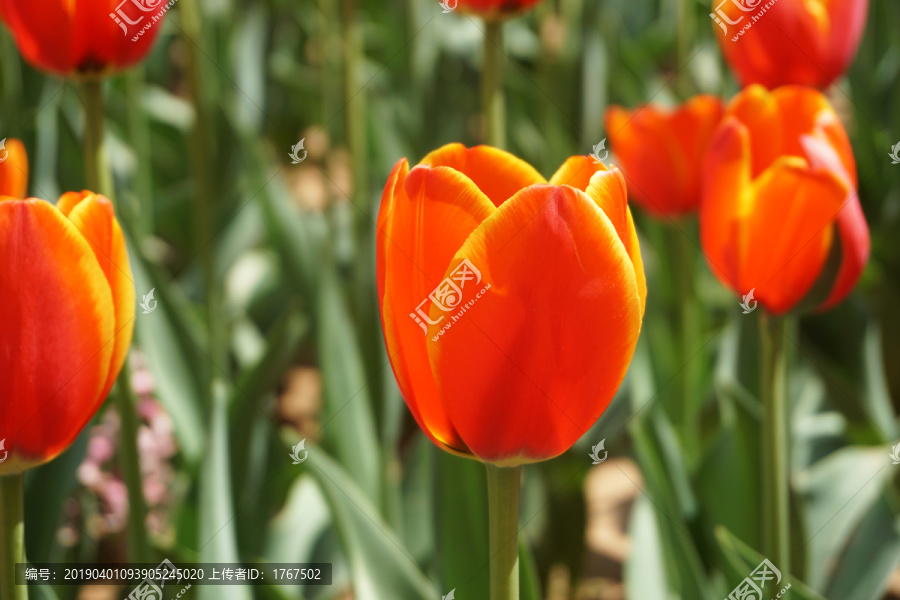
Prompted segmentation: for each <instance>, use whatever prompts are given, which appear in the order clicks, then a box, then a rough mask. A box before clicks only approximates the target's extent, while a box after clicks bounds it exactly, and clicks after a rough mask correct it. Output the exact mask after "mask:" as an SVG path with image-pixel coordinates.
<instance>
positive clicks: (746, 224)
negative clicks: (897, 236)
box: [700, 86, 869, 314]
mask: <svg viewBox="0 0 900 600" xmlns="http://www.w3.org/2000/svg"><path fill="white" fill-rule="evenodd" d="M700 228H701V235H702V241H703V250H704V252H705V253H706V257H707V259H708V262H709V264H710V267H711V268H712V270H713V272H714V273H716V275H717V276H718V277H719V279H720V280H721V281H722V282H723V283H724V284H725V285H727V286H728V287H730V288H731V289H732V290H734V291H735V292H737V293H738V294H742V295H743V294H747V293H748V292H750V290H754V298H756V299H757V300H758V301H759V302H760V303H761V304H762V305H763V306H764V307H765V308H766V309H767V310H768V311H769V312H771V313H773V314H781V313H784V312H787V311H789V310H791V309H792V308H794V307H796V306H797V305H798V304H799V303H800V302H801V301H803V300H804V299H807V296H808V294H809V292H810V291H811V290H812V289H813V285H814V284H815V283H816V280H817V279H818V278H819V276H820V275H823V273H824V274H825V275H826V276H827V281H823V282H822V289H823V292H821V293H819V294H814V295H813V296H814V297H812V298H808V301H809V303H810V305H811V306H815V305H817V304H818V305H822V303H824V306H823V307H827V306H830V305H833V304H834V303H836V302H838V301H840V300H841V299H842V298H843V297H844V296H846V295H847V293H848V292H849V291H850V290H851V289H852V287H853V285H854V284H855V283H856V280H857V279H858V278H859V275H860V273H861V272H862V269H863V267H864V266H865V263H866V260H867V259H868V255H869V234H868V227H867V225H866V221H865V217H864V216H863V214H862V209H861V207H860V203H859V197H858V194H857V190H856V165H855V161H854V158H853V152H852V150H851V148H850V143H849V141H848V139H847V134H846V133H845V131H844V127H843V125H842V124H841V121H840V119H839V118H838V116H837V114H836V113H835V111H834V109H833V108H832V107H831V104H830V103H829V102H828V100H827V99H826V98H825V96H823V95H822V94H821V93H820V92H818V91H816V90H814V89H811V88H804V87H798V86H785V87H781V88H778V89H776V90H775V91H773V92H767V91H766V90H765V89H764V88H763V87H762V86H751V87H749V88H747V89H745V90H744V91H743V92H741V93H740V94H738V95H737V96H736V97H735V98H734V99H733V100H732V101H731V102H730V103H729V105H728V107H727V110H726V112H725V118H724V119H723V122H722V125H721V126H720V127H719V129H718V130H717V131H716V134H715V136H714V139H713V142H712V143H711V145H710V148H709V151H708V153H707V157H706V163H705V166H704V187H703V201H702V207H701V210H700ZM833 249H834V251H835V253H836V254H835V258H834V260H836V261H839V264H840V266H839V268H838V269H837V270H836V275H835V272H834V271H835V270H832V272H831V273H827V272H826V271H825V266H826V261H827V260H828V258H829V255H830V254H831V253H832V250H833Z"/></svg>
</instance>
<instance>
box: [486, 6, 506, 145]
mask: <svg viewBox="0 0 900 600" xmlns="http://www.w3.org/2000/svg"><path fill="white" fill-rule="evenodd" d="M502 24H503V22H502V21H485V24H484V25H485V29H484V56H483V57H482V60H483V61H484V63H483V67H482V70H481V103H482V104H481V105H482V110H483V111H484V121H485V122H484V130H485V141H486V142H487V144H488V145H490V146H494V147H496V148H506V110H505V105H504V100H503V50H502V48H503V45H502V44H503V35H502Z"/></svg>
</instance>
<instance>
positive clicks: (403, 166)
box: [377, 144, 646, 466]
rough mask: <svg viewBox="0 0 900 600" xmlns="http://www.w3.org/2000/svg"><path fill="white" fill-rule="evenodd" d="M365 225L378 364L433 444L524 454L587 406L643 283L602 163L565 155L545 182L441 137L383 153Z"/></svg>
mask: <svg viewBox="0 0 900 600" xmlns="http://www.w3.org/2000/svg"><path fill="white" fill-rule="evenodd" d="M378 231H379V238H378V253H377V255H378V294H379V300H380V306H381V316H382V324H383V326H384V332H385V340H386V342H387V347H388V351H389V353H390V357H391V364H392V366H393V368H394V374H395V375H396V377H397V381H398V383H399V385H400V389H401V391H402V393H403V396H404V398H405V399H406V402H407V405H408V406H409V408H410V411H411V412H412V414H413V416H414V417H415V419H416V421H417V422H418V423H419V426H420V427H421V428H422V430H423V431H424V432H425V433H426V434H427V435H428V436H429V437H430V438H431V440H432V441H433V442H434V443H435V444H437V445H438V446H439V447H441V448H443V449H445V450H448V451H450V452H454V453H457V454H461V455H464V456H470V457H473V458H478V459H480V460H483V461H486V462H490V463H494V464H498V465H502V466H511V465H517V464H522V463H528V462H534V461H540V460H545V459H548V458H551V457H554V456H557V455H558V454H560V453H562V452H564V451H565V450H566V449H567V448H569V447H570V446H571V445H572V444H573V443H574V442H575V441H576V440H577V439H578V438H579V437H580V436H581V435H582V434H583V433H584V432H585V431H586V430H587V429H588V428H589V427H590V426H591V424H593V423H594V421H596V420H597V418H598V417H599V416H600V415H601V414H602V413H603V411H604V410H605V408H606V406H607V405H608V404H609V402H610V400H611V399H612V397H613V395H614V394H615V392H616V389H617V388H618V386H619V384H620V383H621V381H622V378H623V377H624V376H625V371H626V369H627V368H628V364H629V362H630V360H631V356H632V353H633V352H634V347H635V344H636V343H637V338H638V333H639V332H640V328H641V321H642V318H643V310H644V300H645V297H646V283H645V280H644V270H643V265H642V262H641V256H640V249H639V247H638V239H637V234H636V233H635V229H634V223H633V221H632V218H631V212H630V210H629V209H628V206H627V201H626V190H625V181H624V179H623V177H622V175H621V174H620V173H619V171H618V170H617V169H615V168H612V169H611V170H607V169H606V167H605V166H603V165H602V164H600V163H595V162H594V161H593V160H591V159H590V158H588V157H583V156H579V157H572V158H570V159H568V160H567V161H566V163H565V164H564V165H563V166H562V167H561V168H560V169H559V171H557V172H556V174H555V175H554V176H553V177H552V178H551V179H550V182H549V184H548V183H547V182H546V181H545V180H544V178H543V177H541V175H540V174H539V173H538V172H537V171H535V170H534V169H533V168H532V167H531V166H529V165H528V164H526V163H525V162H523V161H521V160H519V159H517V158H516V157H514V156H512V155H510V154H508V153H506V152H503V151H501V150H497V149H495V148H491V147H488V146H478V147H475V148H471V149H466V148H465V147H464V146H462V145H460V144H450V145H448V146H444V147H443V148H440V149H439V150H437V151H435V152H432V153H431V154H429V155H428V156H426V157H425V158H424V159H423V160H422V162H421V163H420V164H419V165H417V166H416V167H415V168H413V169H412V170H410V169H409V165H408V163H407V161H406V159H403V160H401V161H400V162H398V163H397V165H396V167H394V170H393V172H392V173H391V176H390V179H389V180H388V183H387V185H386V187H385V190H384V195H383V197H382V203H381V210H380V212H379V215H378Z"/></svg>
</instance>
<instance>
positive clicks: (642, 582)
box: [623, 494, 670, 600]
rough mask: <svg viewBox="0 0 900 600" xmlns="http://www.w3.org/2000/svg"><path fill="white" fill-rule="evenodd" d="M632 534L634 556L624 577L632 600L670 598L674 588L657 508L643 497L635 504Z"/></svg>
mask: <svg viewBox="0 0 900 600" xmlns="http://www.w3.org/2000/svg"><path fill="white" fill-rule="evenodd" d="M628 531H629V535H630V536H631V554H630V556H629V557H628V561H627V562H626V563H625V570H624V575H623V577H624V582H625V592H626V594H627V598H628V600H646V599H647V598H668V597H669V589H670V585H669V580H668V576H667V575H666V565H665V559H664V558H663V552H664V548H663V543H662V539H661V533H660V531H659V528H658V527H657V524H656V518H655V517H654V515H653V505H652V504H651V503H650V501H649V500H648V499H647V498H646V497H645V496H644V495H643V494H641V495H639V496H638V497H637V500H636V501H635V503H634V507H633V508H632V513H631V519H630V522H629V525H628Z"/></svg>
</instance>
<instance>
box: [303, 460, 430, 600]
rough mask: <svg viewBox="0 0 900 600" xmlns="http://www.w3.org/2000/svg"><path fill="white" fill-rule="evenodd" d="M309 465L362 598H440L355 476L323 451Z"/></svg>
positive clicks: (357, 594)
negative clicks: (338, 535) (326, 503)
mask: <svg viewBox="0 0 900 600" xmlns="http://www.w3.org/2000/svg"><path fill="white" fill-rule="evenodd" d="M305 464H306V465H307V468H308V469H309V472H310V474H311V475H312V476H313V477H314V478H315V479H316V481H317V482H318V484H319V486H320V488H321V489H322V493H323V494H324V496H325V499H326V501H327V502H328V506H329V508H330V510H331V517H332V519H333V520H334V523H335V525H336V526H337V529H338V532H339V534H340V536H341V541H342V545H343V549H344V553H345V554H346V556H347V560H348V562H349V564H350V569H351V572H352V576H353V597H354V598H355V599H356V600H384V599H386V598H390V599H391V600H434V599H435V598H440V596H441V595H440V594H439V593H438V592H437V590H435V589H434V586H433V585H432V584H431V582H430V581H429V580H428V579H427V578H426V577H425V575H423V574H422V572H421V571H420V570H419V566H418V565H417V564H416V563H415V561H414V560H413V559H412V557H410V555H409V553H408V552H407V551H406V550H405V549H404V548H403V547H402V546H401V542H400V538H399V537H398V536H397V535H396V534H395V533H394V532H393V531H392V530H391V529H390V528H389V527H388V525H387V524H386V523H385V522H384V520H383V519H382V518H381V515H380V514H379V512H378V510H377V509H376V508H375V506H373V505H372V503H371V501H370V500H369V498H368V497H367V495H366V494H365V492H364V491H363V490H362V489H360V487H359V486H358V485H357V484H356V482H355V481H354V479H353V477H352V476H351V474H350V473H348V472H347V471H345V470H344V469H343V468H341V466H340V465H339V464H338V463H337V461H335V460H334V459H333V458H332V457H331V456H329V455H328V454H327V453H326V452H325V451H324V450H323V449H321V448H317V447H312V448H310V449H309V460H307V461H306V463H305Z"/></svg>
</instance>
